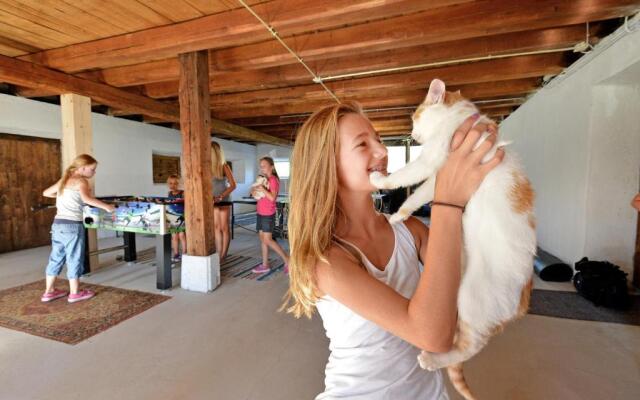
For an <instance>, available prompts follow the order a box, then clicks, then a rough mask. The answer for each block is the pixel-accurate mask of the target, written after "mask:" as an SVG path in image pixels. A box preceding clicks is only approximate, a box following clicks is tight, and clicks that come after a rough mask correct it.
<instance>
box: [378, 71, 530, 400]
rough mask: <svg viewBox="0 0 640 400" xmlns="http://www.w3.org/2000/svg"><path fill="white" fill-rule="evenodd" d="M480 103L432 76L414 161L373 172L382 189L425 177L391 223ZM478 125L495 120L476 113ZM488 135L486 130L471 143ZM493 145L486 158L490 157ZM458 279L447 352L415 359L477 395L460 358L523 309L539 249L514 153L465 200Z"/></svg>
mask: <svg viewBox="0 0 640 400" xmlns="http://www.w3.org/2000/svg"><path fill="white" fill-rule="evenodd" d="M477 112H478V109H477V108H476V107H475V106H474V105H473V103H471V102H470V101H468V100H466V99H464V98H463V97H462V96H461V95H460V93H459V92H456V93H452V92H447V91H445V84H444V82H442V81H440V80H438V79H434V80H433V81H432V82H431V85H430V87H429V92H428V94H427V97H426V99H425V101H424V102H423V103H422V104H421V105H420V106H419V107H418V109H417V110H416V112H415V113H414V115H413V132H412V133H411V136H412V137H413V139H415V140H416V141H417V142H418V143H420V144H421V145H422V153H421V154H420V156H419V157H418V159H416V160H415V161H412V162H411V163H409V164H407V165H406V166H405V167H404V168H402V169H400V170H399V171H397V172H394V173H393V174H391V175H388V176H384V175H383V174H381V173H380V172H374V173H372V174H371V177H370V178H371V182H372V183H373V185H375V186H376V187H378V188H381V189H393V188H397V187H402V186H410V185H413V184H417V183H420V182H422V181H425V180H426V182H424V183H422V184H421V185H420V186H419V187H418V188H417V189H416V190H415V192H414V193H413V194H412V195H411V196H409V198H408V199H407V200H406V201H405V202H404V204H402V206H401V207H400V209H399V211H398V212H397V213H396V214H394V215H393V216H392V217H391V219H390V221H391V222H392V223H397V222H399V221H403V220H405V219H406V218H408V217H409V216H410V215H411V214H412V212H413V211H415V210H416V209H418V207H420V206H421V205H423V204H425V203H428V202H430V201H432V200H433V195H434V188H435V177H436V174H437V172H438V170H439V169H440V168H441V167H442V165H443V164H444V162H445V160H446V159H447V157H448V155H449V151H450V143H451V139H452V137H453V134H454V132H455V130H456V128H457V127H458V126H460V124H462V122H463V121H464V120H465V119H466V118H468V117H470V116H471V115H473V114H475V113H477ZM476 123H493V122H492V121H491V120H490V119H488V118H487V117H485V116H481V117H480V118H479V119H478V121H477V122H476ZM488 135H489V133H484V134H483V135H482V136H481V138H480V139H479V141H478V143H477V144H476V146H478V145H480V143H482V142H483V141H484V140H485V139H486V137H487V136H488ZM503 145H505V143H497V144H495V145H494V147H493V148H492V149H491V151H490V152H489V153H488V154H487V155H486V157H485V158H484V160H483V162H486V161H488V160H489V159H491V158H492V157H493V156H494V155H495V152H496V150H497V149H498V147H500V146H503ZM462 226H463V243H464V247H463V254H462V281H461V283H460V290H459V293H458V326H457V331H456V337H455V339H454V344H453V348H452V350H451V351H449V352H448V353H428V352H424V351H423V352H422V354H421V355H420V356H419V357H418V358H419V361H420V365H421V366H422V367H423V368H425V369H428V370H436V369H439V368H443V367H447V371H448V373H449V377H450V379H451V382H452V383H453V385H454V387H455V388H456V390H457V391H458V392H459V393H460V394H461V395H462V396H463V397H464V398H465V399H468V400H471V399H474V397H473V395H472V393H471V391H470V390H469V387H468V386H467V384H466V382H465V380H464V376H463V374H462V363H463V362H464V361H466V360H468V359H469V358H471V357H473V356H474V355H475V354H477V353H478V352H479V351H480V350H481V349H482V348H483V347H484V346H485V345H486V344H487V342H488V341H489V339H490V338H491V336H493V335H494V334H496V333H497V332H499V331H500V330H501V328H502V327H503V325H504V324H506V323H507V322H509V321H511V320H513V319H516V318H518V317H521V316H523V315H524V314H526V312H527V309H528V307H529V295H530V292H531V277H532V271H533V257H534V255H535V251H536V234H535V219H534V215H533V190H532V188H531V185H530V183H529V180H528V179H527V178H526V176H525V175H524V172H523V169H522V167H521V166H520V163H519V162H518V160H517V159H516V158H515V157H514V155H512V154H510V153H509V152H506V153H505V157H504V160H503V161H502V163H500V165H498V166H497V167H496V168H495V169H493V170H492V171H491V172H490V173H489V174H488V175H487V176H486V177H485V178H484V181H483V182H482V184H481V185H480V187H479V188H478V190H477V191H476V192H475V193H474V194H473V196H472V197H471V199H470V200H469V202H468V203H467V205H466V208H465V211H464V214H463V217H462Z"/></svg>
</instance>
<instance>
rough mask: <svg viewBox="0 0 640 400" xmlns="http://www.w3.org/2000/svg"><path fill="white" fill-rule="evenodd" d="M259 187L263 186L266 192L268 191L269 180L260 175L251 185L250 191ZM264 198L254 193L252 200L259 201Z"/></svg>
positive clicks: (260, 193)
mask: <svg viewBox="0 0 640 400" xmlns="http://www.w3.org/2000/svg"><path fill="white" fill-rule="evenodd" d="M260 186H264V187H265V188H266V189H267V190H269V180H268V179H267V177H266V176H264V175H262V174H260V175H258V176H257V177H256V181H255V182H254V183H253V184H252V185H251V190H253V189H255V188H258V187H260ZM264 196H265V194H264V193H262V192H254V193H253V198H254V199H256V200H260V199H261V198H263V197H264Z"/></svg>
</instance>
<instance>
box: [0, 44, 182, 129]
mask: <svg viewBox="0 0 640 400" xmlns="http://www.w3.org/2000/svg"><path fill="white" fill-rule="evenodd" d="M0 80H2V81H5V82H9V83H12V84H14V85H21V86H29V87H36V88H41V89H44V90H50V91H53V92H55V93H76V94H80V95H82V96H87V97H90V98H91V99H95V100H96V101H98V102H100V103H101V104H106V105H108V106H111V107H115V108H122V109H126V110H130V111H131V112H133V113H135V114H144V115H149V116H152V117H157V118H161V119H164V120H167V121H177V120H179V118H180V111H179V109H178V107H177V106H176V105H175V104H168V103H162V102H160V101H157V100H153V99H150V98H148V97H144V96H140V95H138V94H135V93H131V92H129V91H126V90H122V89H119V88H115V87H112V86H109V85H105V84H103V83H98V82H93V81H89V80H86V79H81V78H77V77H75V76H72V75H69V74H65V73H63V72H59V71H56V70H53V69H50V68H47V67H43V66H42V65H38V64H34V63H31V62H27V61H22V60H18V59H15V58H11V57H6V56H0Z"/></svg>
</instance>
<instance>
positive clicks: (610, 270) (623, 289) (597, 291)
mask: <svg viewBox="0 0 640 400" xmlns="http://www.w3.org/2000/svg"><path fill="white" fill-rule="evenodd" d="M575 269H576V271H578V273H576V274H575V275H574V276H573V285H574V286H575V287H576V289H577V290H578V293H579V294H580V295H581V296H582V297H584V298H586V299H588V300H591V301H592V302H593V303H594V304H595V305H596V306H604V307H609V308H615V309H618V310H625V309H627V308H629V306H630V305H631V302H630V301H629V300H630V299H629V293H628V292H627V273H626V272H624V271H621V270H620V267H618V266H617V265H614V264H611V263H610V262H608V261H590V260H589V259H588V258H587V257H584V258H583V259H582V260H580V261H578V262H577V263H575Z"/></svg>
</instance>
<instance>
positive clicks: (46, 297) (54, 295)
mask: <svg viewBox="0 0 640 400" xmlns="http://www.w3.org/2000/svg"><path fill="white" fill-rule="evenodd" d="M66 295H67V292H65V291H64V290H58V289H54V290H53V292H50V293H45V294H43V295H42V297H40V301H41V302H43V303H47V302H49V301H53V300H55V299H59V298H60V297H64V296H66Z"/></svg>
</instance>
